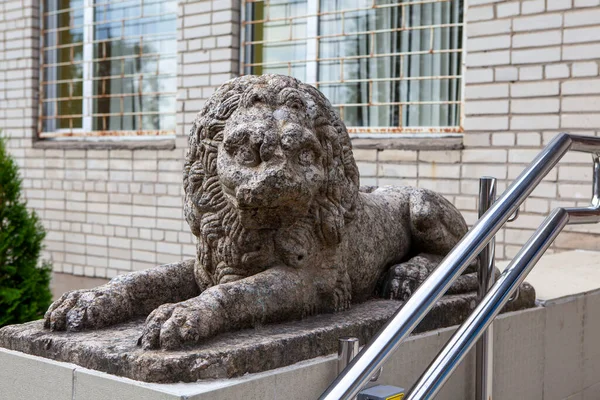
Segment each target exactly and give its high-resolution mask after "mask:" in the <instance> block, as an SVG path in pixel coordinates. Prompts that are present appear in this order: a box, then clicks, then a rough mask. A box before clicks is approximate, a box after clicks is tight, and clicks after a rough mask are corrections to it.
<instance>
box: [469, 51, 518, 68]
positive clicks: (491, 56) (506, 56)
mask: <svg viewBox="0 0 600 400" xmlns="http://www.w3.org/2000/svg"><path fill="white" fill-rule="evenodd" d="M505 64H510V51H508V50H502V51H486V52H483V53H467V66H469V67H484V66H491V65H505Z"/></svg>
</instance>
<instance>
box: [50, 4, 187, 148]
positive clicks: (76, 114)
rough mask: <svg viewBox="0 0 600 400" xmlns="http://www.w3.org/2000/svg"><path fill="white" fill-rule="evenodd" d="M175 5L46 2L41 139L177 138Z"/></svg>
mask: <svg viewBox="0 0 600 400" xmlns="http://www.w3.org/2000/svg"><path fill="white" fill-rule="evenodd" d="M176 7H177V2H176V1H175V0H133V1H131V0H129V1H107V0H97V1H94V0H45V1H44V2H43V10H42V40H43V42H42V55H41V60H42V67H41V80H40V81H41V88H40V90H41V102H40V114H41V118H40V127H39V129H40V137H57V136H111V135H118V136H132V135H165V134H174V132H175V92H176V51H177V42H176V40H177V38H176V15H177V14H176V12H177V9H176Z"/></svg>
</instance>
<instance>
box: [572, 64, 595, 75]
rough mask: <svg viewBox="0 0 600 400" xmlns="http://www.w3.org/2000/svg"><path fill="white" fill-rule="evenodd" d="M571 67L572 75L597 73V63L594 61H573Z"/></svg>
mask: <svg viewBox="0 0 600 400" xmlns="http://www.w3.org/2000/svg"><path fill="white" fill-rule="evenodd" d="M571 68H572V72H573V76H574V77H575V76H596V75H598V63H596V62H595V61H589V62H581V63H573V65H572V66H571Z"/></svg>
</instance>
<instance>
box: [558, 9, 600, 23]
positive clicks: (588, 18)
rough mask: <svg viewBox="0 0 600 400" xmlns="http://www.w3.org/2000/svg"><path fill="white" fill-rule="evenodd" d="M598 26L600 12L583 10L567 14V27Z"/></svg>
mask: <svg viewBox="0 0 600 400" xmlns="http://www.w3.org/2000/svg"><path fill="white" fill-rule="evenodd" d="M598 24H600V10H581V11H570V12H567V13H565V27H567V26H582V25H598Z"/></svg>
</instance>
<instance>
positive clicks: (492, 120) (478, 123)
mask: <svg viewBox="0 0 600 400" xmlns="http://www.w3.org/2000/svg"><path fill="white" fill-rule="evenodd" d="M506 129H508V117H506V116H502V117H468V118H466V119H465V130H467V131H502V130H506Z"/></svg>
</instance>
